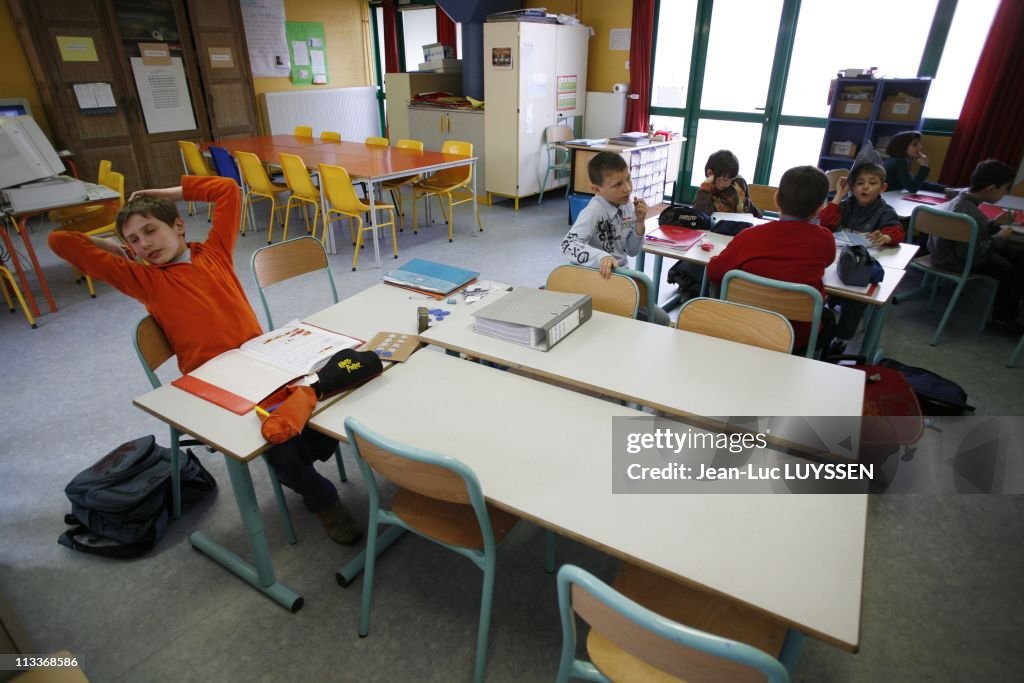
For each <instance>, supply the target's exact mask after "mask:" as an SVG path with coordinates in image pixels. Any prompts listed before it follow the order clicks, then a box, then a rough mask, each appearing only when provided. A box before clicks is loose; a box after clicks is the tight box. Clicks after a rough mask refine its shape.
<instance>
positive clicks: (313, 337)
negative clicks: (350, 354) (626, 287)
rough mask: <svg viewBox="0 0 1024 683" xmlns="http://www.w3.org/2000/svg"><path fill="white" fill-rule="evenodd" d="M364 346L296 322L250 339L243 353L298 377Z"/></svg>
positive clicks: (348, 338)
mask: <svg viewBox="0 0 1024 683" xmlns="http://www.w3.org/2000/svg"><path fill="white" fill-rule="evenodd" d="M362 343H363V342H362V340H360V339H354V338H352V337H348V336H346V335H344V334H338V333H337V332H331V331H330V330H325V329H323V328H321V327H316V326H314V325H307V324H306V323H302V322H299V321H298V320H293V321H291V322H290V323H288V324H287V325H285V326H283V327H279V328H277V329H276V330H271V331H270V332H267V333H266V334H263V335H260V336H259V337H255V338H253V339H250V340H249V341H247V342H245V343H244V344H242V347H241V350H242V351H244V352H246V353H249V354H251V355H253V356H255V357H256V358H257V359H259V360H261V361H263V362H265V363H269V364H271V365H275V366H277V367H279V368H281V369H283V370H286V371H289V372H291V373H292V376H293V377H298V376H299V375H305V374H308V373H310V372H312V371H313V370H315V369H317V368H318V367H319V366H320V365H322V364H323V363H324V362H326V361H327V359H328V358H330V357H331V356H333V355H334V354H336V353H337V352H338V351H341V350H342V349H352V348H355V347H357V346H359V345H360V344H362Z"/></svg>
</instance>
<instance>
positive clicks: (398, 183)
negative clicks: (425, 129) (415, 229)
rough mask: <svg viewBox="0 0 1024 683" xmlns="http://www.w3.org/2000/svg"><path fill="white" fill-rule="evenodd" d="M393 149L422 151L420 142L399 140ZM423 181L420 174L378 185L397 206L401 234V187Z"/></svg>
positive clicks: (402, 228) (402, 211)
mask: <svg viewBox="0 0 1024 683" xmlns="http://www.w3.org/2000/svg"><path fill="white" fill-rule="evenodd" d="M395 147H397V148H398V149H411V150H414V151H416V152H422V151H423V141H422V140H399V141H398V142H396V143H395ZM422 179H423V176H422V175H420V174H416V175H407V176H402V177H401V178H392V179H391V180H385V181H384V182H382V183H381V184H380V186H381V188H382V189H385V190H387V191H389V192H390V193H391V200H392V201H393V202H395V205H396V206H398V230H399V232H402V231H403V230H404V227H403V225H402V223H403V222H404V221H405V211H404V210H403V208H402V187H403V186H405V185H412V184H413V183H415V182H419V181H420V180H422Z"/></svg>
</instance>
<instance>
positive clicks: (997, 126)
mask: <svg viewBox="0 0 1024 683" xmlns="http://www.w3.org/2000/svg"><path fill="white" fill-rule="evenodd" d="M1022 35H1024V2H1020V1H1019V0H1002V2H1000V3H999V9H998V10H996V15H995V18H994V19H993V20H992V28H991V29H989V32H988V39H987V40H986V41H985V47H984V48H982V50H981V56H980V57H979V59H978V66H977V67H976V68H975V70H974V79H973V80H972V81H971V87H970V90H968V91H967V98H966V99H965V100H964V107H963V109H962V110H961V112H960V118H959V119H958V120H957V123H956V128H954V129H953V139H952V140H951V141H950V144H949V151H948V152H947V153H946V160H945V162H944V163H943V164H942V173H941V174H940V176H939V180H940V182H942V183H943V184H944V185H953V186H960V185H966V184H968V182H969V181H970V177H971V171H973V170H974V167H975V166H976V165H977V164H978V162H979V161H983V160H985V159H999V160H1001V161H1004V162H1006V163H1009V164H1010V165H1011V166H1014V167H1016V166H1017V165H1019V164H1020V161H1021V155H1022V154H1024V125H1021V112H1022V111H1024V68H1021V67H1022V65H1024V40H1021V36H1022Z"/></svg>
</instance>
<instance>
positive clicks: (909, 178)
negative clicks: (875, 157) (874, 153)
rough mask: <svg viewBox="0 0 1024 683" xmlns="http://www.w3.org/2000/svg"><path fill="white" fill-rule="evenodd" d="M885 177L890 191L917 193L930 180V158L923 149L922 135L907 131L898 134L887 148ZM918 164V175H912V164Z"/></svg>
mask: <svg viewBox="0 0 1024 683" xmlns="http://www.w3.org/2000/svg"><path fill="white" fill-rule="evenodd" d="M886 152H887V153H888V154H889V158H888V159H886V160H885V164H884V167H885V177H886V182H887V183H888V184H889V189H890V190H906V191H907V192H917V191H918V190H920V189H921V186H922V185H924V184H925V181H926V180H927V179H928V157H927V156H925V153H924V149H922V148H921V133H920V132H919V131H916V130H907V131H903V132H902V133H897V134H896V135H893V136H892V139H891V140H889V146H888V147H887V148H886ZM915 161H916V162H917V166H918V168H917V173H916V174H911V172H910V167H911V164H913V163H914V162H915Z"/></svg>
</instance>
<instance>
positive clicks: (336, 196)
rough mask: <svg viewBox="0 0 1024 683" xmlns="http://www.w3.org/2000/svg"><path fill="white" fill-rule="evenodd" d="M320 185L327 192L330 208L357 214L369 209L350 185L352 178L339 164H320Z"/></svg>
mask: <svg viewBox="0 0 1024 683" xmlns="http://www.w3.org/2000/svg"><path fill="white" fill-rule="evenodd" d="M319 169H320V185H321V187H323V189H324V192H326V193H327V201H328V202H329V203H330V205H331V208H333V209H336V210H338V211H342V212H344V213H347V214H359V213H362V212H363V211H369V210H370V207H369V206H367V205H366V204H363V203H362V202H361V201H360V200H359V197H358V196H357V195H356V191H355V188H354V187H353V186H352V178H351V177H350V176H349V174H348V171H346V170H345V169H344V168H342V167H341V166H333V165H331V164H320V166H319Z"/></svg>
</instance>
